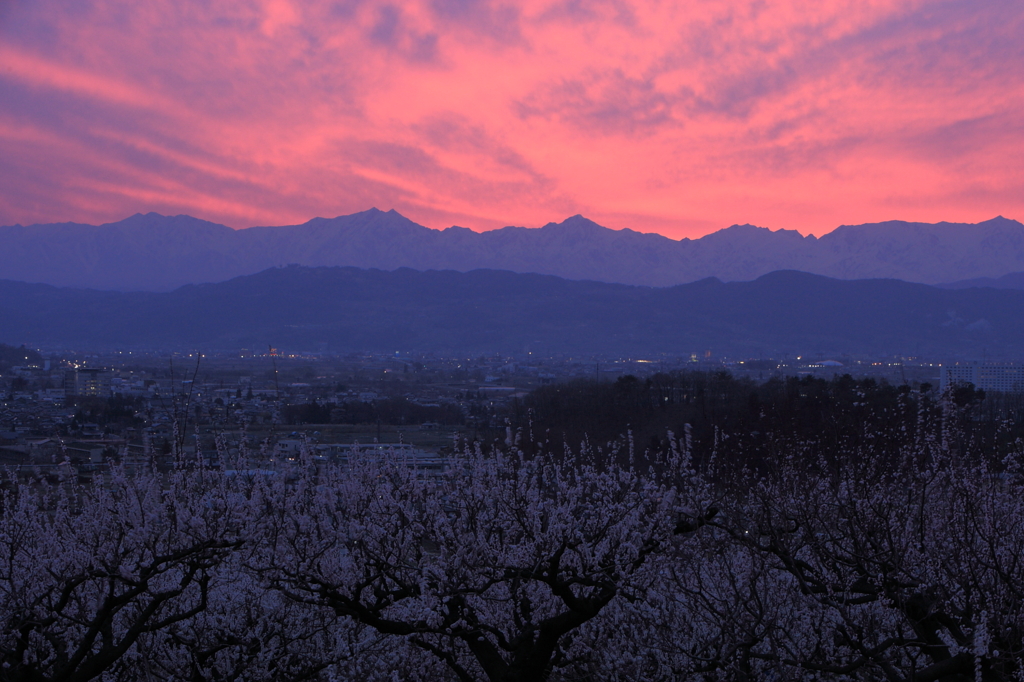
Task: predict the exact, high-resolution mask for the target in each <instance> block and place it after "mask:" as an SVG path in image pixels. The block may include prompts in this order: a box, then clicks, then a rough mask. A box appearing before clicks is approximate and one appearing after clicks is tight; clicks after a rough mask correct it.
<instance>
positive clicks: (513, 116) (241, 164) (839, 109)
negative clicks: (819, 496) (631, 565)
mask: <svg viewBox="0 0 1024 682" xmlns="http://www.w3.org/2000/svg"><path fill="white" fill-rule="evenodd" d="M1022 34H1024V6H1022V5H1021V4H1020V3H1019V2H1018V1H1017V0H993V1H992V2H986V3H975V2H968V1H967V0H932V1H926V0H900V1H897V0H867V1H865V0H830V1H829V2H811V1H810V0H788V1H787V2H784V3H764V2H759V1H757V0H733V1H730V2H717V1H711V0H695V1H694V2H690V3H685V4H682V3H663V2H654V1H650V2H633V1H629V0H594V1H593V2H577V1H576V0H536V1H533V0H530V1H526V2H514V3H513V2H503V1H502V0H416V1H413V2H401V3H399V2H377V1H375V0H333V1H328V0H309V1H307V2H296V1H295V0H244V1H243V2H239V3H208V2H203V1H201V0H177V1H176V2H171V1H170V0H151V1H149V2H145V3H137V2H128V0H80V1H78V2H75V3H72V4H70V5H68V4H67V3H58V2H56V0H36V1H34V2H31V3H30V2H27V1H26V0H13V1H10V2H3V3H0V101H2V102H3V107H0V158H2V159H3V163H0V223H2V224H10V223H14V222H21V223H29V222H39V221H63V220H78V221H89V222H96V221H106V220H115V219H118V218H121V217H124V216H125V215H127V214H130V213H134V212H136V211H149V210H157V211H161V212H166V213H191V214H193V215H197V216H200V217H203V218H207V219H211V220H217V221H221V222H225V223H227V224H230V225H233V226H236V227H242V226H246V225H252V224H275V223H276V224H280V223H287V222H295V221H301V220H306V219H308V218H310V217H312V216H314V215H338V214H342V213H349V212H353V211H358V210H363V209H365V208H367V207H369V206H372V205H376V206H378V207H380V208H385V209H386V208H396V209H397V210H399V211H401V212H403V213H405V214H407V215H409V216H410V217H411V218H413V219H415V220H419V221H421V222H424V223H425V224H428V225H431V226H435V227H444V226H446V225H448V224H452V223H458V224H462V225H465V226H468V227H472V228H475V229H487V228H492V227H498V226H501V225H505V224H520V225H540V224H543V223H545V222H547V221H549V220H552V219H559V218H561V217H564V216H565V215H568V214H569V213H577V212H583V213H585V214H587V215H588V216H590V217H593V218H595V219H599V220H603V221H604V222H606V224H609V225H610V226H613V227H631V228H634V229H638V230H657V231H661V232H663V233H666V234H670V235H672V236H677V237H678V236H684V235H687V234H688V235H691V236H696V235H698V234H701V233H703V232H706V231H708V230H710V229H712V228H714V227H718V226H725V225H728V224H730V223H734V222H748V221H749V222H754V223H759V224H764V225H769V226H771V227H789V228H797V229H801V230H803V231H805V232H808V231H814V232H815V233H818V234H820V233H822V232H823V231H826V230H828V229H830V228H831V227H834V226H835V225H838V224H840V223H852V222H860V221H870V220H884V219H888V218H893V217H899V218H910V219H918V220H943V219H945V220H971V221H973V220H981V219H985V218H988V217H991V216H992V215H995V214H998V213H1001V214H1003V215H1008V216H1016V217H1022V216H1024V192H1021V191H1020V189H1021V185H1020V181H1019V180H1017V179H1015V178H1021V177H1024V129H1022V127H1021V124H1020V123H1019V121H1020V116H1019V112H1020V111H1021V110H1022V108H1024V44H1022V42H1021V41H1020V39H1019V37H1020V35H1022Z"/></svg>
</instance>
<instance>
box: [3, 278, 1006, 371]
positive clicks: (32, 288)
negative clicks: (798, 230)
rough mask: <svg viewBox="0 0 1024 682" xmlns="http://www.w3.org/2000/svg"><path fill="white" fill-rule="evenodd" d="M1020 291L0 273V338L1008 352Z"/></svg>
mask: <svg viewBox="0 0 1024 682" xmlns="http://www.w3.org/2000/svg"><path fill="white" fill-rule="evenodd" d="M1021 311H1024V291H1015V290H1008V289H979V288H969V289H959V290H957V289H942V288H938V287H933V286H928V285H923V284H913V283H908V282H903V281H898V280H884V279H875V280H854V281H846V280H839V279H832V278H827V277H822V276H820V275H813V274H807V273H802V272H794V271H781V272H774V273H771V274H768V275H764V276H762V277H759V278H758V279H756V280H753V281H749V282H722V281H720V280H718V279H713V278H709V279H703V280H700V281H697V282H693V283H690V284H684V285H678V286H674V287H666V288H652V287H643V286H630V285H623V284H609V283H602V282H594V281H573V280H567V279H562V278H557V277H553V276H549V275H537V274H518V273H513V272H507V271H494V270H474V271H471V272H465V273H463V272H456V271H451V270H448V271H427V272H420V271H416V270H412V269H407V268H401V269H398V270H394V271H383V270H373V269H371V270H366V269H358V268H350V267H345V268H341V267H318V268H307V267H301V266H292V267H284V268H272V269H269V270H265V271H263V272H260V273H257V274H255V275H246V276H242V277H237V278H234V279H232V280H229V281H226V282H221V283H216V284H201V285H188V286H184V287H181V288H179V289H177V290H175V291H172V292H166V293H155V292H128V293H125V292H112V291H95V290H88V289H74V288H58V287H53V286H50V285H45V284H28V283H24V282H11V281H0V320H2V321H3V324H0V342H6V343H11V344H15V345H20V344H22V343H25V344H27V345H29V346H31V347H44V348H50V349H58V348H73V349H79V350H83V349H84V350H88V349H95V350H103V349H118V348H120V349H128V348H134V349H140V350H144V349H148V350H181V349H198V350H203V351H214V350H238V349H240V348H250V349H259V350H262V349H265V348H266V347H267V345H268V344H273V345H274V346H278V347H282V348H287V349H291V350H313V351H316V350H323V351H330V352H344V351H365V350H371V351H388V352H394V351H398V350H401V351H430V352H441V353H444V352H449V353H461V352H471V353H476V352H496V351H500V352H510V353H521V352H524V351H537V352H541V353H568V354H614V355H620V356H632V357H643V356H645V355H656V354H660V353H666V354H671V355H674V356H679V355H683V354H688V353H693V352H698V353H703V352H704V351H705V350H709V349H710V350H712V351H713V352H714V354H715V355H729V356H741V357H742V356H745V357H758V356H763V357H780V356H781V355H783V354H792V355H797V354H801V353H806V354H814V353H822V354H824V355H829V356H836V355H841V354H863V355H921V356H927V357H934V358H942V359H948V358H958V357H980V356H981V355H983V354H988V355H989V356H990V357H996V358H998V357H1003V358H1010V357H1020V356H1021V355H1022V354H1024V315H1021Z"/></svg>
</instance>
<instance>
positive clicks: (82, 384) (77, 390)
mask: <svg viewBox="0 0 1024 682" xmlns="http://www.w3.org/2000/svg"><path fill="white" fill-rule="evenodd" d="M112 378H113V373H112V372H111V371H110V370H109V369H99V368H94V367H79V368H78V369H69V370H68V371H66V372H64V393H65V395H69V396H73V395H74V396H92V397H97V398H109V397H110V381H111V379H112Z"/></svg>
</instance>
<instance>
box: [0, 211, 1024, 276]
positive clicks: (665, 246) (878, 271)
mask: <svg viewBox="0 0 1024 682" xmlns="http://www.w3.org/2000/svg"><path fill="white" fill-rule="evenodd" d="M293 263H294V264H299V265H305V266H310V267H317V266H354V267H360V268H380V269H384V270H394V269H397V268H400V267H409V268H413V269H417V270H429V269H439V270H442V269H451V270H458V271H462V272H465V271H469V270H474V269H479V268H489V269H500V270H511V271H514V272H532V273H539V274H550V275H555V276H558V277H564V278H568V279H577V280H595V281H604V282H616V283H623V284H635V285H646V286H673V285H676V284H681V283H685V282H692V281H696V280H699V279H703V278H705V277H717V278H719V279H721V280H723V281H749V280H752V279H755V278H756V277H759V276H761V275H764V274H766V273H768V272H773V271H776V270H800V271H803V272H810V273H815V274H821V275H825V276H828V277H836V278H840V279H862V278H894V279H903V280H906V281H912V282H923V283H928V284H938V283H943V282H954V281H959V280H969V279H975V278H994V277H1001V276H1003V275H1005V274H1007V273H1011V272H1017V271H1021V270H1024V225H1021V223H1019V222H1017V221H1015V220H1008V219H1006V218H1002V217H997V218H993V219H992V220H988V221H985V222H982V223H977V224H964V223H937V224H925V223H905V222H900V221H890V222H886V223H874V224H867V225H852V226H842V227H839V228H838V229H836V230H834V231H833V232H830V233H828V234H825V235H824V236H822V237H820V238H815V237H813V236H807V237H803V236H801V235H800V234H799V233H797V232H795V231H793V230H776V231H771V230H768V229H766V228H760V227H755V226H753V225H733V226H732V227H729V228H726V229H724V230H719V231H718V232H715V233H712V234H709V235H706V236H704V237H702V238H700V239H694V240H690V239H683V240H679V241H676V240H673V239H669V238H667V237H663V236H661V235H657V234H644V233H640V232H635V231H632V230H628V229H626V230H610V229H607V228H604V227H601V226H600V225H598V224H597V223H594V222H592V221H590V220H587V219H586V218H584V217H582V216H573V217H571V218H568V219H567V220H565V221H563V222H561V223H549V224H547V225H545V226H544V227H541V228H535V229H530V228H523V227H505V228H502V229H499V230H492V231H489V232H483V233H475V232H472V231H471V230H468V229H466V228H461V227H450V228H448V229H445V230H433V229H430V228H427V227H424V226H422V225H418V224H416V223H414V222H413V221H411V220H409V219H407V218H405V217H404V216H402V215H400V214H399V213H397V212H396V211H394V210H391V211H386V212H385V211H380V210H377V209H370V210H368V211H363V212H360V213H355V214H352V215H349V216H340V217H337V218H332V219H325V218H314V219H313V220H310V221H308V222H306V223H304V224H302V225H288V226H279V227H251V228H246V229H242V230H233V229H231V228H228V227H225V226H223V225H218V224H216V223H211V222H207V221H203V220H199V219H197V218H192V217H190V216H162V215H159V214H156V213H149V214H145V215H143V214H136V215H134V216H131V217H129V218H126V219H125V220H122V221H118V222H115V223H108V224H105V225H100V226H92V225H83V224H78V223H59V224H48V225H31V226H27V227H23V226H20V225H16V226H11V227H0V278H3V279H10V280H18V281H26V282H39V283H47V284H53V285H56V286H77V287H89V288H96V289H107V290H118V291H133V290H137V291H168V290H171V289H174V288H176V287H178V286H181V285H183V284H197V283H203V282H218V281H224V280H227V279H230V278H232V277H237V276H240V275H248V274H253V273H256V272H260V271H262V270H264V269H266V268H269V267H275V266H281V265H286V264H293Z"/></svg>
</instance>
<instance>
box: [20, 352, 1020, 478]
mask: <svg viewBox="0 0 1024 682" xmlns="http://www.w3.org/2000/svg"><path fill="white" fill-rule="evenodd" d="M185 368H188V369H187V370H186V369H185ZM679 369H702V370H711V371H729V372H733V373H735V374H738V375H741V376H748V377H750V378H752V379H755V380H763V379H767V378H769V377H771V376H778V375H786V374H790V375H792V374H806V373H814V374H840V373H847V372H848V373H851V374H855V375H859V376H876V377H880V378H882V379H885V380H888V381H890V382H894V383H907V382H911V383H913V382H918V383H924V382H929V383H932V384H933V385H934V384H935V383H938V384H939V385H940V388H941V389H942V390H946V389H948V388H949V387H951V386H954V385H956V384H966V383H970V384H973V385H974V386H975V387H976V388H979V389H982V390H985V391H993V392H1002V393H1016V392H1024V364H1021V365H1018V364H1015V363H992V362H959V363H952V364H945V365H940V364H938V363H929V362H923V361H911V360H908V359H888V360H882V361H878V360H864V359H860V360H851V359H849V358H842V359H840V360H836V359H830V358H821V357H815V358H813V359H806V358H802V357H797V358H794V359H784V360H779V361H776V360H765V359H760V360H745V361H735V362H723V361H721V360H717V361H714V360H711V359H703V358H696V359H695V358H693V357H688V356H684V357H680V358H676V359H666V358H662V359H653V360H651V359H621V358H618V359H616V358H571V357H556V358H541V357H535V356H532V354H527V355H525V356H523V357H515V358H513V357H506V356H500V355H492V356H481V357H477V358H458V357H455V358H453V357H438V356H433V355H429V354H423V355H412V354H403V353H395V354H393V355H392V354H359V355H350V356H345V357H330V356H320V355H293V356H285V355H280V354H277V355H273V356H270V355H268V356H252V357H239V356H237V355H233V356H231V355H221V356H209V357H207V356H204V357H202V358H199V357H197V356H182V357H174V358H171V359H168V358H166V357H156V356H153V357H141V358H140V357H139V355H138V354H135V355H133V356H132V357H131V358H130V359H126V358H125V356H124V355H122V354H116V355H107V356H93V357H82V356H75V355H71V356H70V357H65V358H57V357H53V358H51V359H50V360H48V361H46V362H44V363H39V364H37V365H31V366H19V367H11V368H6V369H4V370H3V373H2V374H0V464H7V465H10V464H17V463H25V462H34V463H45V462H48V461H53V460H55V459H63V458H65V457H71V458H72V459H73V460H75V461H77V462H81V463H85V464H98V463H101V462H103V461H106V460H107V459H109V458H110V457H111V456H118V457H121V456H124V454H125V453H128V452H135V453H142V452H146V451H148V452H161V453H164V454H166V453H168V452H170V450H171V449H172V448H171V447H170V445H171V444H172V443H174V442H175V441H177V444H178V445H179V449H180V447H186V448H189V447H191V448H193V449H199V450H202V449H204V448H205V449H207V450H212V449H214V448H213V438H214V434H218V433H219V434H228V436H227V437H228V440H231V439H232V438H233V439H234V442H235V443H236V445H237V444H238V443H240V442H241V440H242V439H243V438H244V437H245V436H243V435H241V434H242V432H243V431H244V432H246V433H248V434H249V435H250V436H252V435H257V436H258V438H260V439H263V442H264V443H266V442H269V441H273V442H271V443H270V449H271V450H272V451H273V449H274V448H275V447H276V446H275V445H274V443H276V442H279V441H280V442H284V441H288V440H289V438H291V440H290V442H291V444H290V445H288V446H287V447H288V448H292V449H294V443H295V442H297V441H296V440H295V438H292V437H291V434H292V429H293V428H301V427H298V426H295V425H294V424H290V423H289V422H290V421H291V416H292V415H294V414H296V407H297V406H298V407H301V406H304V405H311V404H316V405H318V406H320V408H321V411H320V412H318V414H321V415H328V416H327V417H326V418H324V420H323V421H324V422H325V423H327V425H326V426H324V427H318V428H323V429H324V430H328V429H333V430H332V431H329V432H326V433H323V434H319V435H318V447H319V446H323V447H320V450H322V451H323V452H324V453H331V454H332V455H337V454H338V452H340V451H341V450H343V449H344V448H346V447H350V446H351V444H352V443H353V442H361V443H364V444H366V443H373V442H384V441H389V442H391V443H397V442H400V441H402V440H403V439H406V440H413V441H417V440H418V441H419V443H420V445H422V446H423V447H424V448H426V450H427V451H429V450H431V449H433V450H435V451H436V450H437V449H438V448H439V447H440V443H442V442H443V441H444V440H445V439H446V438H447V439H450V437H451V435H452V434H453V433H454V432H456V431H459V432H464V431H468V430H480V429H483V430H487V429H491V430H501V429H503V428H504V424H505V418H506V416H507V415H509V414H511V413H512V412H513V411H514V410H517V409H518V404H519V401H520V400H521V399H522V398H523V397H525V396H526V395H527V394H528V393H529V392H530V391H531V390H534V389H535V388H537V387H538V386H543V385H545V384H551V383H556V382H563V381H569V380H573V379H596V380H614V379H616V378H617V377H619V376H623V375H627V374H631V375H635V376H644V375H650V374H653V373H656V372H670V371H674V370H679ZM388 401H390V402H391V403H392V404H393V403H395V402H400V403H402V404H403V405H406V406H413V407H415V408H418V409H409V410H407V411H406V414H410V415H413V417H411V418H409V419H406V418H405V417H403V422H402V423H401V424H400V425H398V426H396V425H394V424H388V422H386V421H383V418H381V417H376V424H370V426H366V423H367V422H372V421H373V420H374V418H373V417H372V416H371V417H370V418H367V417H366V415H367V414H370V415H373V414H375V413H374V412H373V410H374V409H377V407H378V406H381V405H383V404H384V403H386V402H388ZM360 405H362V406H364V407H362V408H360V407H359V406H360ZM289 408H293V409H291V410H289ZM432 409H433V410H434V412H430V410H432ZM382 413H383V412H378V413H376V414H382ZM432 414H436V415H441V416H436V417H433V416H430V415H432ZM353 415H363V417H362V423H363V424H364V426H363V427H358V426H352V425H351V424H349V425H348V426H344V425H343V424H341V422H344V421H345V419H350V420H351V418H352V417H353ZM423 415H427V416H425V417H424V416H423ZM382 421H383V423H382ZM176 425H177V426H178V427H181V426H182V425H184V428H185V429H186V430H188V434H187V437H183V436H182V434H181V433H180V429H179V431H176V430H175V429H176ZM346 429H347V430H346ZM232 434H234V435H232ZM203 439H206V440H205V442H204V440H203ZM278 454H282V453H278Z"/></svg>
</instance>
